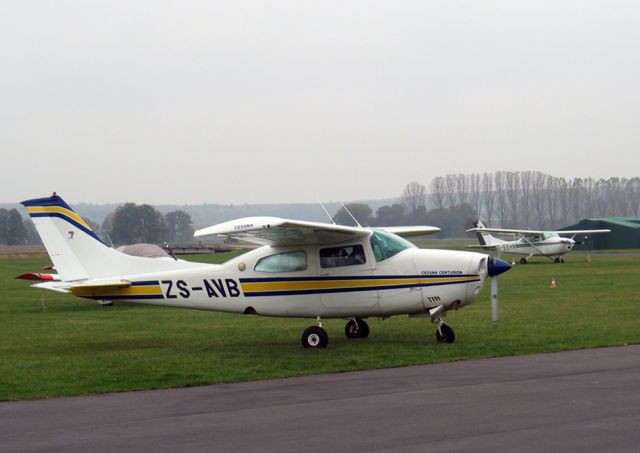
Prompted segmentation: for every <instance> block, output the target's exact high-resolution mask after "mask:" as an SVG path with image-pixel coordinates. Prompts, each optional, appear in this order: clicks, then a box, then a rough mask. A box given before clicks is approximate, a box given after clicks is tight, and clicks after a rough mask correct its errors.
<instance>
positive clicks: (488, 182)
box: [482, 173, 496, 225]
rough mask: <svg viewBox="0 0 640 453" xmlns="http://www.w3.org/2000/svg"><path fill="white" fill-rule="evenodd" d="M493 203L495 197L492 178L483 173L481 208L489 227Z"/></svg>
mask: <svg viewBox="0 0 640 453" xmlns="http://www.w3.org/2000/svg"><path fill="white" fill-rule="evenodd" d="M495 201H496V196H495V193H494V192H493V177H492V176H491V175H490V174H489V173H484V174H483V175H482V206H483V207H484V218H485V220H486V221H487V224H489V225H491V219H492V217H493V212H494V207H495Z"/></svg>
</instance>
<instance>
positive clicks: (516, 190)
mask: <svg viewBox="0 0 640 453" xmlns="http://www.w3.org/2000/svg"><path fill="white" fill-rule="evenodd" d="M505 176H506V177H505V182H506V184H505V189H506V190H505V193H506V196H507V200H508V203H509V210H510V216H511V223H512V225H514V226H517V222H518V208H519V202H520V173H518V172H516V171H508V172H507V173H506V175H505Z"/></svg>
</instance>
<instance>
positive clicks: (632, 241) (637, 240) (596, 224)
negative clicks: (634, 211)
mask: <svg viewBox="0 0 640 453" xmlns="http://www.w3.org/2000/svg"><path fill="white" fill-rule="evenodd" d="M600 229H609V230H611V233H608V234H592V235H590V236H586V237H585V236H584V235H577V236H576V237H575V240H576V241H577V242H580V243H581V244H580V245H578V246H577V247H576V249H578V250H581V249H582V250H602V249H630V248H640V218H639V217H603V218H601V219H582V220H581V221H580V222H578V223H576V224H574V225H570V226H567V227H564V228H560V230H600Z"/></svg>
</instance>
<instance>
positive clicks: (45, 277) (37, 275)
mask: <svg viewBox="0 0 640 453" xmlns="http://www.w3.org/2000/svg"><path fill="white" fill-rule="evenodd" d="M16 278H17V279H19V280H39V281H41V282H52V281H59V280H60V277H59V276H58V274H44V273H42V272H27V273H26V274H21V275H18V276H17V277H16Z"/></svg>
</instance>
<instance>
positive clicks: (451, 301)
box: [22, 193, 511, 348]
mask: <svg viewBox="0 0 640 453" xmlns="http://www.w3.org/2000/svg"><path fill="white" fill-rule="evenodd" d="M22 204H23V205H24V206H25V208H26V209H27V211H28V213H29V215H30V216H31V219H32V220H33V223H34V224H35V227H36V229H37V231H38V234H39V235H40V237H41V238H42V242H43V243H44V245H45V247H46V249H47V252H48V253H49V256H50V257H51V260H52V261H53V265H54V266H55V269H56V271H57V273H58V275H57V276H56V277H55V278H54V277H51V278H48V277H47V278H44V279H43V280H48V281H43V282H41V283H37V284H35V285H33V286H34V287H37V288H44V289H49V290H53V291H59V292H63V293H71V294H73V295H75V296H79V297H84V298H88V299H94V300H97V301H100V302H101V303H104V302H128V303H139V304H151V305H160V306H170V307H179V308H192V309H201V310H213V311H222V312H231V313H241V314H253V315H261V316H279V317H292V318H316V319H317V325H314V326H312V327H309V328H308V329H306V330H305V331H304V333H303V335H302V344H303V346H304V347H305V348H324V347H326V346H327V343H328V336H327V333H326V331H325V330H324V329H323V328H322V321H321V320H322V318H345V319H348V322H347V325H346V328H345V333H346V336H347V337H348V338H364V337H367V336H368V335H369V327H368V325H367V323H366V321H365V320H364V318H367V317H370V316H376V317H381V318H387V317H389V316H393V315H400V314H408V315H410V316H424V317H428V318H431V320H432V321H433V322H438V328H437V331H436V338H437V340H438V341H439V342H447V343H452V342H453V341H454V339H455V335H454V332H453V330H452V329H451V328H450V327H449V326H447V325H446V324H445V323H444V317H445V315H446V313H447V312H448V311H450V310H457V309H458V308H461V307H464V306H466V305H468V304H470V303H472V302H473V301H474V299H475V298H476V297H477V296H478V294H479V293H480V290H481V289H482V287H483V285H484V282H485V280H486V277H487V276H490V277H494V276H497V275H498V274H500V273H502V272H505V271H507V270H508V269H509V268H510V267H511V266H510V265H509V264H508V263H506V262H504V261H502V260H499V259H497V258H493V257H490V256H488V255H485V254H481V253H473V252H459V251H445V250H422V249H419V248H417V247H416V246H415V245H413V244H412V243H411V242H409V241H407V240H405V239H403V238H402V237H400V236H399V235H417V234H428V233H435V232H437V231H439V228H434V227H394V228H363V227H349V226H340V225H335V224H334V225H330V224H323V223H315V222H302V221H295V220H286V219H280V218H275V217H249V218H244V219H239V220H234V221H231V222H226V223H222V224H219V225H214V226H212V227H209V228H205V229H202V230H199V231H196V232H195V236H208V235H224V236H228V237H231V238H237V239H241V240H244V241H249V242H252V243H257V244H260V245H262V247H260V248H257V249H255V250H252V251H250V252H247V253H245V254H243V255H241V256H238V257H235V258H233V259H231V260H229V261H227V262H226V263H224V264H205V263H194V262H189V261H183V260H166V259H156V258H145V257H138V256H130V255H125V254H123V253H121V252H119V251H117V250H115V249H114V248H112V247H109V246H108V245H107V244H105V243H104V242H102V241H101V240H100V238H99V237H98V236H97V235H96V234H95V233H94V232H93V231H92V230H91V228H90V227H89V226H88V225H87V223H86V222H85V221H84V220H83V219H82V218H81V217H80V216H78V215H77V214H76V213H75V212H74V211H73V210H72V209H71V207H69V205H67V203H65V202H64V200H63V199H62V198H60V197H59V196H57V195H56V194H55V193H54V194H53V196H51V197H47V198H39V199H34V200H28V201H24V202H22ZM29 275H36V274H29Z"/></svg>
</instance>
